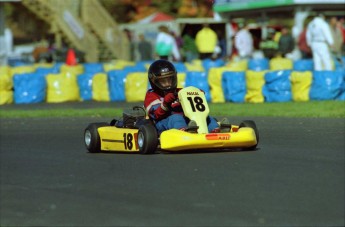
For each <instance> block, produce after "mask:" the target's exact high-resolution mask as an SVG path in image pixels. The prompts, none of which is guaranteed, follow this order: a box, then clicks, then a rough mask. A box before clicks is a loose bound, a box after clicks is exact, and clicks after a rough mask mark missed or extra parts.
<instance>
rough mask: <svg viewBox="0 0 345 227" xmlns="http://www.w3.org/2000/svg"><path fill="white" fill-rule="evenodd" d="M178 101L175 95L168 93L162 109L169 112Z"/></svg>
mask: <svg viewBox="0 0 345 227" xmlns="http://www.w3.org/2000/svg"><path fill="white" fill-rule="evenodd" d="M175 100H176V96H175V94H174V93H168V94H166V95H165V96H164V100H163V103H162V109H163V110H165V111H167V110H169V107H170V106H171V104H172V103H173V102H174V101H175Z"/></svg>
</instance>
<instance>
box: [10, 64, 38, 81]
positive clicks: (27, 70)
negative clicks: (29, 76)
mask: <svg viewBox="0 0 345 227" xmlns="http://www.w3.org/2000/svg"><path fill="white" fill-rule="evenodd" d="M35 70H36V68H35V66H34V65H29V66H28V65H23V66H17V67H11V68H10V76H11V78H12V77H13V76H14V74H23V73H32V72H35Z"/></svg>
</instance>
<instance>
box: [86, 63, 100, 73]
mask: <svg viewBox="0 0 345 227" xmlns="http://www.w3.org/2000/svg"><path fill="white" fill-rule="evenodd" d="M83 66H84V73H93V74H96V73H102V72H104V68H103V64H102V63H84V64H83Z"/></svg>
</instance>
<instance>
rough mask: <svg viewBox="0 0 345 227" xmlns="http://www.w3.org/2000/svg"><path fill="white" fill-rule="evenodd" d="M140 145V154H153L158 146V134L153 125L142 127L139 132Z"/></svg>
mask: <svg viewBox="0 0 345 227" xmlns="http://www.w3.org/2000/svg"><path fill="white" fill-rule="evenodd" d="M138 145H139V152H140V154H153V153H155V151H156V150H157V146H158V133H157V130H156V128H155V127H154V126H153V125H151V124H146V125H142V126H140V128H139V131H138Z"/></svg>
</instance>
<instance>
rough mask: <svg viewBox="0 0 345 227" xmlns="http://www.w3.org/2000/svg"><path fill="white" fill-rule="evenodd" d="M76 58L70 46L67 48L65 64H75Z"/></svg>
mask: <svg viewBox="0 0 345 227" xmlns="http://www.w3.org/2000/svg"><path fill="white" fill-rule="evenodd" d="M76 64H77V58H76V56H75V52H74V50H73V49H72V48H70V49H68V51H67V57H66V65H76Z"/></svg>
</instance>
